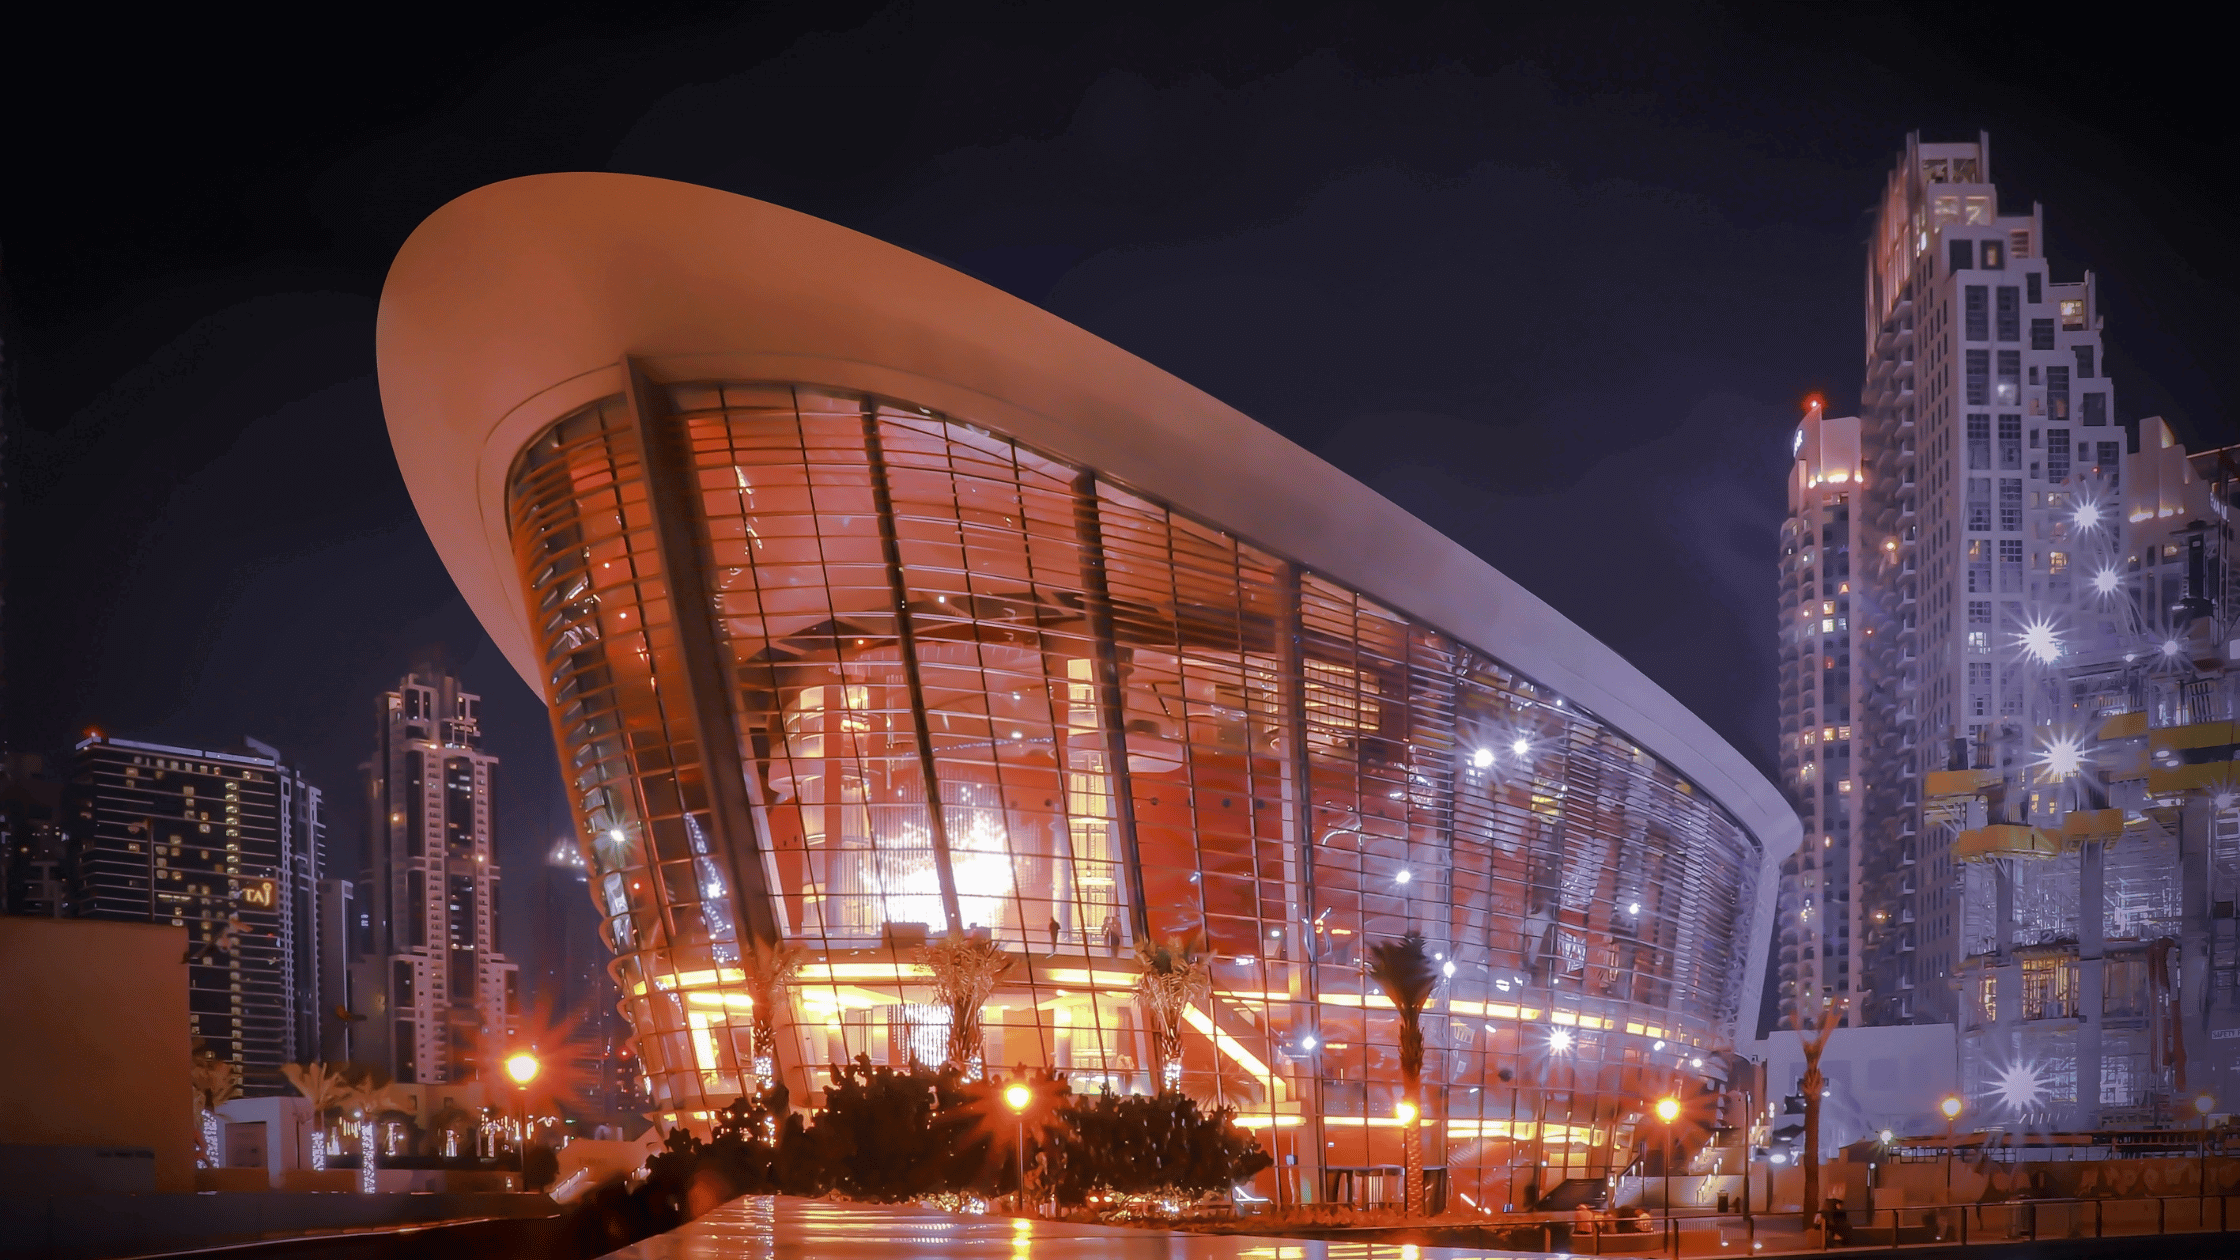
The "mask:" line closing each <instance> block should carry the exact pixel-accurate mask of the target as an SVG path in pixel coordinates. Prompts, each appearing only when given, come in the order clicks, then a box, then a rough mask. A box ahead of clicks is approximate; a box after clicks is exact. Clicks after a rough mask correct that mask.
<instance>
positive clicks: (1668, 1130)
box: [1657, 1094, 1680, 1256]
mask: <svg viewBox="0 0 2240 1260" xmlns="http://www.w3.org/2000/svg"><path fill="white" fill-rule="evenodd" d="M1679 1118H1680V1100H1679V1099H1677V1098H1674V1097H1672V1096H1671V1095H1669V1094H1668V1095H1666V1096H1665V1097H1663V1098H1659V1099H1658V1100H1657V1119H1659V1120H1662V1121H1664V1227H1665V1229H1666V1230H1668V1231H1669V1232H1670V1233H1671V1234H1672V1254H1673V1255H1675V1256H1677V1255H1679V1254H1680V1226H1679V1223H1678V1222H1676V1221H1674V1220H1673V1219H1672V1161H1673V1159H1674V1158H1675V1153H1674V1152H1675V1147H1674V1145H1673V1133H1672V1122H1673V1121H1675V1120H1678V1119H1679Z"/></svg>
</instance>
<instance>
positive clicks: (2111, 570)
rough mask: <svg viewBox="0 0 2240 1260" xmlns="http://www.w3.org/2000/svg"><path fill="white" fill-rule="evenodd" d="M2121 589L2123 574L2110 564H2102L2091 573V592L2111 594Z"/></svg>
mask: <svg viewBox="0 0 2240 1260" xmlns="http://www.w3.org/2000/svg"><path fill="white" fill-rule="evenodd" d="M2122 589H2123V574H2122V573H2121V572H2119V571H2117V569H2116V567H2115V566H2114V565H2112V564H2108V565H2102V566H2100V568H2099V570H2098V571H2096V572H2095V573H2093V575H2092V593H2093V594H2095V595H2113V594H2115V593H2116V592H2118V591H2121V590H2122Z"/></svg>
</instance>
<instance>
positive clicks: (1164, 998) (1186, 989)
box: [1136, 941, 1213, 1093]
mask: <svg viewBox="0 0 2240 1260" xmlns="http://www.w3.org/2000/svg"><path fill="white" fill-rule="evenodd" d="M1136 961H1137V962H1139V963H1141V964H1142V966H1143V974H1142V975H1140V976H1138V977H1136V1001H1138V1002H1140V1003H1141V1004H1142V1005H1143V1012H1144V1016H1145V1020H1146V1022H1147V1023H1148V1024H1149V1025H1150V1029H1151V1048H1152V1051H1153V1053H1154V1054H1155V1055H1156V1056H1157V1058H1158V1060H1159V1090H1160V1092H1161V1093H1170V1092H1174V1091H1177V1090H1180V1089H1181V1088H1182V1016H1183V1012H1184V1011H1186V1010H1188V1009H1190V1004H1191V1003H1192V1002H1203V1001H1206V1000H1208V998H1209V997H1211V995H1212V993H1213V977H1212V975H1211V974H1210V973H1209V972H1208V971H1207V969H1206V965H1205V964H1204V963H1203V962H1201V961H1199V960H1198V959H1197V958H1195V957H1193V956H1192V955H1191V954H1190V953H1189V952H1188V951H1187V950H1186V949H1185V948H1184V947H1183V945H1182V943H1181V942H1180V941H1169V942H1167V943H1166V944H1164V945H1153V944H1151V943H1150V942H1149V941H1137V942H1136Z"/></svg>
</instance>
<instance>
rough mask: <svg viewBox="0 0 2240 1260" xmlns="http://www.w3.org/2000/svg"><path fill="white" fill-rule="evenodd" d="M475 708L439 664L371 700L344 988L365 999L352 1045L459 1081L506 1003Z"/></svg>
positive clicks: (509, 1011) (369, 1055)
mask: <svg viewBox="0 0 2240 1260" xmlns="http://www.w3.org/2000/svg"><path fill="white" fill-rule="evenodd" d="M481 707H482V700H481V697H479V696H476V695H473V694H470V693H468V692H466V691H464V690H462V689H461V688H460V685H459V680H458V679H456V678H454V677H452V676H451V675H450V674H448V673H446V672H444V671H442V670H440V669H416V670H414V671H413V672H412V673H409V674H407V675H405V677H404V679H403V680H402V681H401V682H399V683H398V684H397V687H396V689H395V690H393V691H389V692H386V693H384V694H383V695H382V697H381V699H380V701H379V702H378V703H377V704H376V705H375V723H376V730H375V734H374V755H373V760H372V761H371V762H369V763H367V766H366V770H367V775H368V780H369V781H368V788H369V790H368V792H367V798H368V800H369V802H370V813H369V815H368V818H367V829H366V836H367V854H366V856H367V872H366V877H365V879H364V880H363V882H361V883H360V885H359V894H360V896H362V897H363V898H364V899H365V901H366V903H367V905H368V906H369V908H370V913H371V918H372V937H373V940H372V942H371V949H370V950H369V952H368V956H367V957H366V958H365V959H364V960H362V961H361V963H360V964H359V966H360V976H361V982H360V983H359V984H358V985H357V986H356V989H357V992H358V993H360V994H362V995H365V997H366V1000H367V1001H368V1004H369V1007H370V1009H368V1010H366V1011H365V1012H364V1014H365V1015H366V1016H367V1019H366V1023H365V1024H364V1025H363V1026H362V1027H361V1028H360V1029H359V1030H358V1031H357V1034H356V1039H357V1046H356V1050H357V1054H358V1056H359V1057H360V1059H361V1060H364V1061H368V1062H372V1063H376V1064H379V1065H380V1066H382V1067H383V1068H384V1069H386V1070H387V1071H388V1072H390V1073H391V1074H392V1075H394V1076H395V1078H396V1079H397V1080H399V1081H405V1082H420V1081H457V1080H469V1079H473V1077H474V1076H475V1072H476V1065H477V1063H478V1062H479V1061H480V1058H481V1055H482V1052H483V1051H484V1050H485V1049H486V1048H488V1049H492V1050H495V1049H499V1048H502V1047H503V1045H504V1042H505V1039H506V1038H507V1037H508V1036H509V1035H510V1033H511V1023H512V1020H513V1018H514V1012H515V1010H516V1008H517V1002H516V996H515V970H514V966H513V964H512V963H509V962H507V961H506V959H505V956H504V955H503V954H502V953H500V952H499V937H498V897H497V894H498V863H497V852H496V846H495V840H496V811H495V810H494V809H493V808H492V804H491V802H492V793H493V789H494V786H495V782H496V778H495V776H496V774H497V769H498V759H497V758H496V757H494V756H492V755H490V754H489V753H487V752H485V751H483V748H482V731H481V726H480V719H481Z"/></svg>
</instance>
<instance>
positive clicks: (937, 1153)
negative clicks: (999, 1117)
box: [809, 1055, 1001, 1203]
mask: <svg viewBox="0 0 2240 1260" xmlns="http://www.w3.org/2000/svg"><path fill="white" fill-rule="evenodd" d="M994 1094H995V1088H994V1087H993V1086H991V1085H989V1084H987V1083H986V1082H982V1081H968V1080H966V1079H965V1078H964V1076H963V1074H962V1073H961V1072H959V1071H958V1070H957V1069H956V1068H955V1067H954V1066H949V1067H945V1068H943V1069H941V1070H940V1071H938V1072H936V1071H934V1070H933V1069H931V1068H927V1067H925V1066H923V1065H921V1064H912V1065H911V1066H910V1067H909V1068H908V1069H906V1070H900V1071H898V1070H896V1069H894V1068H888V1067H877V1066H874V1065H873V1064H872V1062H871V1059H870V1057H869V1056H867V1055H857V1056H856V1061H855V1062H854V1063H848V1064H842V1063H835V1064H833V1065H832V1083H831V1084H829V1085H827V1086H826V1087H825V1091H824V1110H822V1111H820V1112H818V1113H817V1117H816V1124H815V1126H814V1127H813V1128H811V1129H810V1130H809V1134H810V1137H811V1138H812V1139H813V1141H812V1147H813V1149H814V1152H815V1157H816V1159H817V1160H818V1161H819V1163H821V1165H822V1166H823V1169H824V1175H825V1176H826V1177H827V1178H829V1180H830V1183H831V1187H832V1188H833V1189H835V1190H838V1191H840V1192H841V1193H842V1194H845V1195H847V1196H848V1197H850V1198H853V1199H866V1200H870V1201H873V1202H880V1203H893V1202H898V1201H902V1200H907V1199H915V1198H917V1197H919V1196H921V1195H927V1194H940V1193H955V1192H958V1191H963V1190H975V1189H978V1190H989V1189H992V1186H991V1185H989V1184H986V1183H988V1181H989V1179H990V1177H991V1176H992V1175H994V1172H995V1166H996V1163H997V1161H998V1160H1000V1159H1001V1152H1000V1150H999V1149H998V1148H997V1146H996V1142H995V1132H994V1128H993V1121H994V1109H995V1107H997V1106H1000V1104H998V1103H997V1102H996V1101H995V1098H994Z"/></svg>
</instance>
